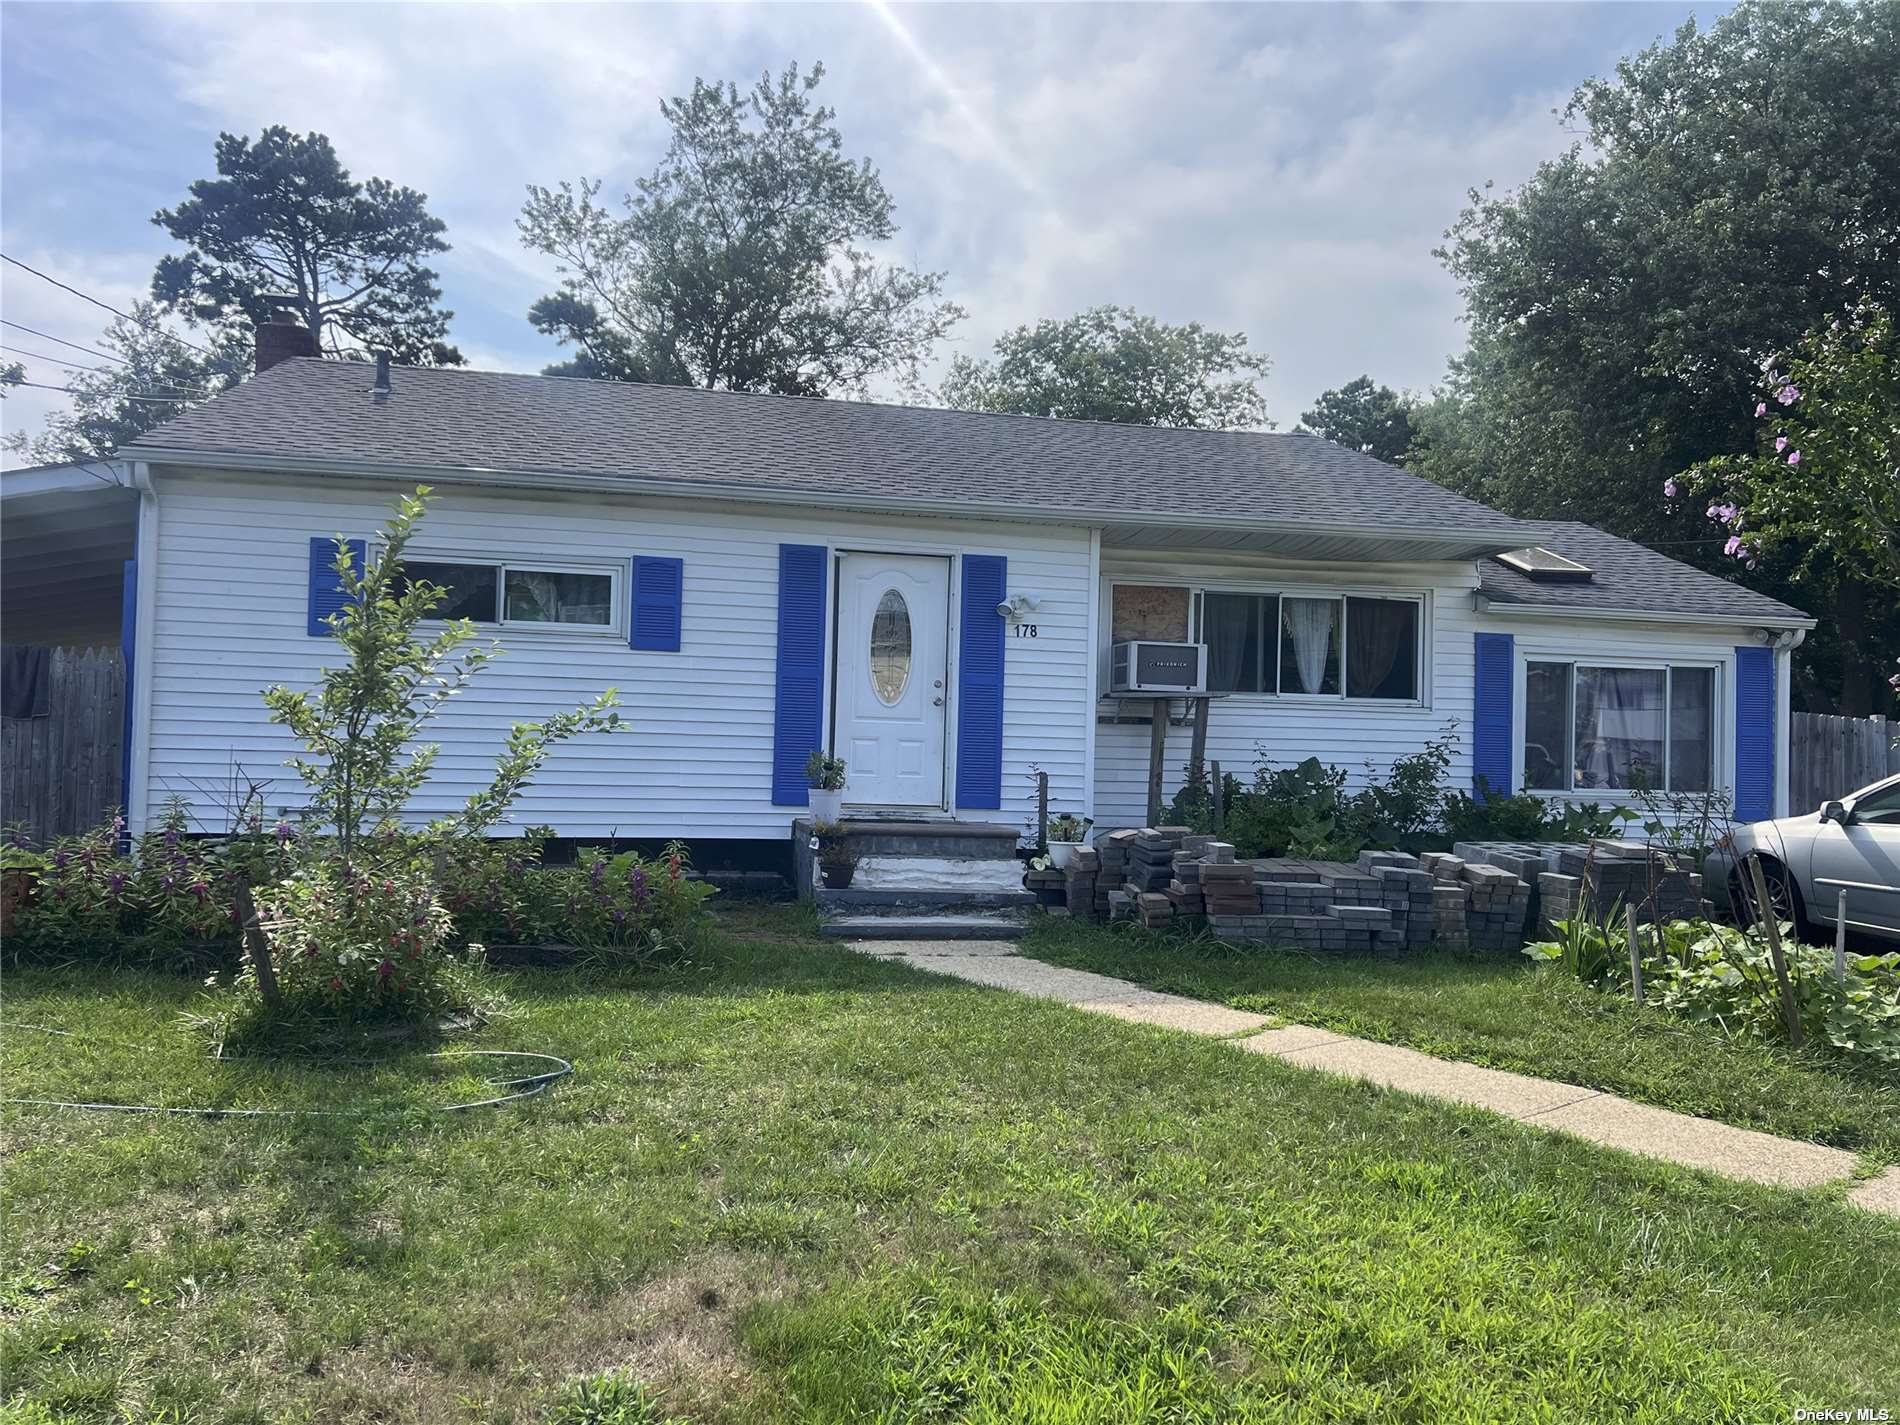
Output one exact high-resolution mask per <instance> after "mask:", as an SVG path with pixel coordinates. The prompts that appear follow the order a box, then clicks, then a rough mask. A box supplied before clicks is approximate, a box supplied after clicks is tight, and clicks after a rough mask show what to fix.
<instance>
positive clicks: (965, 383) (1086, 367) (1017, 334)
mask: <svg viewBox="0 0 1900 1425" xmlns="http://www.w3.org/2000/svg"><path fill="white" fill-rule="evenodd" d="M995 353H996V355H995V359H994V360H991V361H975V360H972V359H971V358H969V357H967V356H963V357H958V358H957V360H956V361H955V362H954V363H953V364H952V366H951V368H950V374H949V375H948V376H947V377H946V378H945V379H944V382H943V386H942V388H941V390H940V391H939V395H940V397H941V399H942V400H943V403H944V404H945V405H947V406H954V407H956V408H957V409H959V410H966V411H1000V412H1007V413H1010V414H1014V415H1023V416H1063V417H1066V418H1068V419H1070V420H1087V421H1118V422H1122V423H1124V424H1128V425H1143V426H1196V427H1200V428H1202V429H1206V430H1246V429H1256V430H1257V429H1270V428H1271V427H1272V425H1273V422H1272V421H1270V420H1268V419H1267V406H1266V400H1265V398H1264V397H1262V396H1261V394H1260V387H1259V384H1258V383H1259V381H1260V380H1261V378H1262V377H1264V376H1265V375H1266V374H1267V370H1268V367H1269V366H1270V364H1271V363H1270V362H1269V361H1268V359H1267V357H1266V356H1265V355H1263V354H1261V353H1259V352H1255V351H1253V350H1251V349H1250V348H1249V347H1248V345H1247V336H1246V333H1244V332H1215V331H1209V330H1207V328H1205V327H1203V326H1202V325H1201V324H1200V323H1199V322H1188V323H1186V324H1184V325H1181V326H1171V325H1169V324H1167V323H1165V322H1158V321H1156V320H1155V319H1154V318H1153V317H1147V316H1143V315H1141V314H1140V313H1139V312H1134V311H1131V310H1129V309H1128V308H1125V307H1094V308H1091V309H1090V310H1089V311H1086V312H1078V313H1077V314H1076V315H1075V316H1073V317H1068V318H1064V319H1062V320H1051V319H1045V320H1043V321H1039V322H1037V323H1035V324H1034V325H1033V326H1020V327H1017V328H1015V329H1014V330H1013V331H1008V332H1005V333H1003V335H1002V336H1000V337H998V338H997V340H996V345H995Z"/></svg>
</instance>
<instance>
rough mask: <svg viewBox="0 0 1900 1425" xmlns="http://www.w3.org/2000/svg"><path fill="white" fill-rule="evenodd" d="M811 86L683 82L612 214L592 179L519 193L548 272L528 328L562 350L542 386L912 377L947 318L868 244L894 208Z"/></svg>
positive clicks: (800, 80)
mask: <svg viewBox="0 0 1900 1425" xmlns="http://www.w3.org/2000/svg"><path fill="white" fill-rule="evenodd" d="M823 77H824V66H823V65H814V66H813V67H812V69H811V70H810V72H809V73H803V74H801V73H800V72H799V69H798V66H796V65H792V66H790V67H789V68H787V69H786V71H785V72H784V73H783V74H782V75H780V76H779V77H778V78H777V79H776V80H774V79H773V78H772V77H771V76H769V75H768V76H765V77H764V78H761V79H760V81H759V83H758V84H757V85H755V86H754V87H753V89H752V90H751V92H750V93H748V94H744V95H742V94H741V93H740V92H739V90H738V88H737V86H735V85H731V84H726V85H720V84H708V83H706V82H705V81H704V80H701V79H695V80H694V81H693V90H692V93H690V94H688V95H686V96H684V97H683V98H675V99H670V100H664V101H662V102H661V104H660V112H661V113H662V114H663V115H665V116H666V119H667V121H668V123H670V124H671V125H672V128H673V135H672V141H671V143H670V144H669V146H668V148H667V151H666V156H665V158H664V159H663V160H662V161H661V162H660V164H659V166H658V167H657V168H655V169H654V171H653V173H652V174H651V175H650V176H649V177H646V178H642V179H640V180H639V182H638V183H637V185H636V191H635V192H633V193H631V194H629V195H628V196H627V198H626V199H625V212H624V213H622V214H617V213H615V212H613V211H612V210H611V208H610V207H609V206H608V205H606V204H603V203H601V202H600V201H598V200H599V197H600V192H601V187H602V184H601V182H600V180H592V181H589V180H587V179H582V180H581V181H580V182H579V183H572V184H571V183H561V184H559V185H557V186H556V187H553V188H543V187H539V186H531V187H530V188H529V189H528V202H527V204H526V206H524V207H523V209H522V213H521V219H520V222H519V224H518V226H519V228H520V230H521V237H522V241H523V242H524V243H525V244H526V245H527V246H528V247H530V248H533V249H534V250H535V251H537V252H543V253H546V254H548V255H549V256H550V257H553V258H554V259H555V260H556V262H557V263H558V267H557V269H556V270H557V271H559V272H560V273H561V274H562V282H561V286H560V289H559V290H558V291H557V292H554V293H552V294H551V295H549V296H547V297H544V298H542V299H541V300H540V301H539V302H536V303H535V304H534V306H533V308H532V309H530V311H529V314H528V319H529V320H530V321H531V322H533V323H534V325H535V326H536V327H537V328H538V329H539V330H541V331H543V332H546V333H547V334H549V335H551V336H554V337H557V338H559V339H560V341H562V342H563V343H564V344H567V345H571V346H573V347H575V348H577V349H578V354H577V355H576V356H575V357H574V358H573V359H572V360H570V361H567V362H564V363H562V364H561V365H558V366H554V367H550V368H549V372H550V374H556V375H578V376H600V377H610V378H613V379H617V380H625V381H659V382H665V383H668V384H672V385H681V386H706V387H717V388H721V389H725V390H732V391H777V392H781V393H784V394H792V395H808V396H822V395H825V394H827V393H830V392H833V391H860V390H862V389H864V388H865V386H866V385H867V384H868V383H870V382H871V381H872V380H873V379H875V378H878V377H890V378H895V379H896V380H898V381H900V382H905V383H914V382H915V380H916V378H917V373H918V370H919V368H920V367H921V365H922V364H923V362H924V361H926V360H927V359H928V358H929V355H930V352H931V349H932V347H933V346H934V344H935V343H936V341H937V339H938V338H939V337H941V336H942V335H943V334H944V333H945V332H947V331H948V330H949V329H950V327H951V326H952V325H953V324H954V323H955V322H957V321H958V320H959V319H960V318H961V317H962V315H963V312H962V310H961V308H959V307H957V306H956V305H955V304H954V303H951V302H948V301H945V300H944V299H943V274H942V273H937V272H913V271H911V270H909V269H907V268H903V267H898V266H895V265H891V264H887V263H883V262H880V261H878V260H877V259H876V258H875V257H874V256H873V255H872V254H871V252H870V251H869V250H868V245H869V244H872V243H879V242H886V241H888V240H889V239H890V238H892V237H894V236H895V235H896V233H897V224H896V223H895V221H893V218H892V214H893V212H894V211H895V207H896V205H895V204H894V203H893V201H892V199H891V195H890V194H889V193H888V192H887V191H886V190H885V187H884V180H883V179H882V178H880V177H879V176H878V172H877V170H876V169H875V168H873V167H872V166H871V162H870V160H869V159H860V160H857V161H855V162H854V161H853V160H851V159H849V158H847V157H845V155H844V152H843V148H844V139H843V135H842V134H841V133H840V132H839V129H838V126H837V123H836V117H837V116H836V114H835V112H834V111H833V110H831V109H829V108H826V107H825V106H823V105H821V104H818V103H817V102H816V101H815V100H814V99H813V97H812V94H813V91H814V90H815V89H816V88H817V87H818V84H819V81H820V80H821V79H822V78H823Z"/></svg>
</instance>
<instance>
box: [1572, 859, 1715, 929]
mask: <svg viewBox="0 0 1900 1425" xmlns="http://www.w3.org/2000/svg"><path fill="white" fill-rule="evenodd" d="M1562 852H1563V856H1562V865H1563V870H1562V871H1558V872H1552V871H1545V872H1543V873H1541V874H1540V875H1539V876H1538V878H1537V889H1538V901H1539V907H1538V924H1539V928H1540V929H1541V930H1542V931H1543V932H1544V933H1545V934H1546V935H1554V934H1555V933H1556V930H1555V926H1556V923H1557V922H1558V921H1562V920H1573V919H1577V918H1579V917H1589V918H1591V919H1594V920H1597V921H1604V920H1608V919H1610V918H1615V919H1617V920H1619V921H1620V920H1621V919H1622V918H1623V915H1624V913H1625V910H1626V909H1628V908H1632V907H1633V908H1634V909H1635V911H1636V920H1637V923H1638V924H1640V925H1648V924H1650V923H1651V922H1652V921H1663V922H1667V921H1672V920H1693V919H1696V918H1698V917H1700V916H1704V915H1706V914H1707V913H1708V908H1707V907H1706V906H1705V905H1704V904H1703V900H1702V877H1701V876H1700V875H1699V874H1698V873H1696V872H1695V871H1693V870H1691V869H1690V862H1689V861H1688V860H1687V859H1686V858H1684V857H1678V856H1674V855H1671V854H1670V853H1669V852H1667V851H1665V850H1663V849H1661V848H1659V847H1651V846H1646V845H1644V844H1643V843H1641V842H1633V841H1593V842H1592V843H1591V844H1590V845H1589V847H1587V848H1583V847H1564V848H1562Z"/></svg>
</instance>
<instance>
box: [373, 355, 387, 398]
mask: <svg viewBox="0 0 1900 1425" xmlns="http://www.w3.org/2000/svg"><path fill="white" fill-rule="evenodd" d="M374 389H375V392H376V394H377V395H378V396H387V395H388V394H389V353H388V352H386V351H379V352H377V353H376V385H375V388H374Z"/></svg>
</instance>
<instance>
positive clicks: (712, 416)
mask: <svg viewBox="0 0 1900 1425" xmlns="http://www.w3.org/2000/svg"><path fill="white" fill-rule="evenodd" d="M372 378H373V371H372V368H371V367H370V366H368V365H366V364H359V363H350V362H337V361H322V360H313V359H304V360H297V361H287V362H284V363H282V364H280V365H278V366H274V367H272V368H271V369H270V370H268V371H266V372H264V373H262V374H261V375H259V376H256V377H254V378H253V379H251V380H249V381H246V382H245V383H244V384H243V385H241V386H239V387H237V388H236V389H235V390H233V391H230V392H227V393H226V394H224V395H222V396H219V397H218V398H217V399H216V400H213V401H210V402H208V403H207V404H205V405H203V406H199V407H197V408H196V409H194V410H191V411H188V412H186V413H185V414H184V415H182V416H179V417H178V418H177V419H175V420H172V421H169V422H167V423H166V424H164V425H162V426H160V427H158V428H157V429H156V430H153V431H151V432H149V433H148V434H146V435H145V436H143V437H142V438H141V439H140V440H139V442H138V444H137V445H136V446H135V447H132V448H131V449H130V451H129V452H128V453H130V454H134V455H137V456H140V457H143V458H146V459H162V458H163V453H164V452H167V451H173V452H186V451H190V452H196V453H204V454H212V455H215V454H230V455H251V456H265V457H278V458H298V457H304V458H308V459H310V460H311V461H312V462H313V464H317V463H320V462H334V461H348V462H352V463H368V464H389V465H397V466H405V467H423V468H435V469H441V470H444V471H449V470H469V469H476V470H495V471H507V472H511V473H516V474H541V473H563V474H586V475H595V476H619V477H625V478H628V479H634V480H637V479H657V480H667V481H682V482H690V483H693V484H698V485H708V486H717V487H721V488H724V489H731V490H733V491H735V492H741V491H744V490H747V489H752V490H761V491H771V492H777V493H784V492H792V493H808V494H811V495H815V496H825V495H833V496H841V497H850V496H864V497H889V496H897V497H909V498H912V499H926V500H930V501H933V502H937V503H940V504H941V505H942V506H943V507H945V509H946V510H951V511H954V509H955V508H956V507H957V506H959V505H971V506H977V507H988V508H1002V509H1007V508H1009V507H1012V506H1019V507H1022V508H1024V509H1025V510H1033V511H1042V512H1047V511H1051V510H1062V511H1069V510H1073V511H1075V512H1076V513H1078V514H1080V515H1101V516H1105V517H1110V518H1114V519H1119V520H1127V519H1131V518H1138V517H1141V516H1144V515H1152V516H1155V517H1157V522H1158V523H1166V518H1165V517H1167V516H1171V515H1173V516H1179V515H1182V514H1184V513H1185V514H1189V515H1197V516H1199V517H1201V518H1202V519H1209V518H1220V519H1226V520H1231V521H1232V522H1233V523H1234V524H1235V525H1236V526H1246V525H1268V526H1274V527H1289V526H1302V525H1313V526H1317V527H1329V528H1342V527H1352V528H1364V529H1376V530H1388V529H1389V530H1393V531H1404V532H1410V533H1416V534H1427V535H1429V534H1433V533H1437V532H1445V533H1448V534H1449V533H1453V532H1456V533H1459V534H1478V535H1479V536H1481V538H1480V540H1479V541H1478V542H1479V543H1480V544H1481V543H1482V542H1483V538H1484V537H1490V538H1495V539H1496V540H1498V541H1500V542H1502V541H1506V540H1510V539H1512V538H1515V537H1518V536H1521V533H1522V530H1523V522H1522V521H1519V520H1514V519H1511V518H1510V517H1508V516H1506V515H1503V514H1501V513H1499V512H1498V511H1496V510H1493V509H1489V508H1487V507H1486V506H1484V505H1480V504H1477V503H1475V502H1473V501H1471V500H1467V499H1465V498H1463V497H1462V496H1460V495H1454V494H1452V493H1451V492H1450V491H1449V490H1445V489H1442V488H1441V487H1439V486H1437V485H1434V484H1431V483H1430V482H1429V481H1426V480H1421V479H1419V478H1418V477H1417V476H1414V475H1408V474H1407V473H1405V472H1404V471H1402V470H1399V469H1396V468H1394V467H1393V466H1390V465H1387V464H1385V463H1384V462H1382V461H1379V460H1374V459H1372V458H1371V457H1370V456H1366V455H1361V454H1359V453H1357V452H1356V451H1350V450H1344V449H1341V448H1340V447H1339V446H1337V445H1333V444H1331V443H1330V442H1328V441H1324V440H1320V439H1318V438H1317V437H1313V436H1307V435H1275V434H1260V433H1239V432H1216V431H1196V430H1159V429H1154V428H1151V427H1145V426H1126V425H1111V424H1107V423H1101V422H1094V421H1064V420H1042V419H1037V418H1034V417H1025V416H995V415H984V414H980V413H975V412H967V411H946V410H934V409H929V408H924V407H914V406H890V405H875V404H871V403H868V402H859V401H827V400H814V399H809V398H799V397H787V396H761V395H740V394H734V393H731V392H723V391H701V390H695V389H691V388H683V387H677V386H644V385H637V384H632V383H628V382H618V381H585V380H574V379H567V378H560V377H549V376H517V375H506V374H502V373H499V372H490V371H463V370H454V369H449V370H443V369H435V368H425V367H397V368H396V369H395V371H394V373H393V377H392V381H391V385H392V387H393V390H392V391H391V393H390V394H389V396H388V397H387V398H386V399H383V400H378V399H377V398H375V397H374V396H372V394H371V392H370V385H371V381H372Z"/></svg>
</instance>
